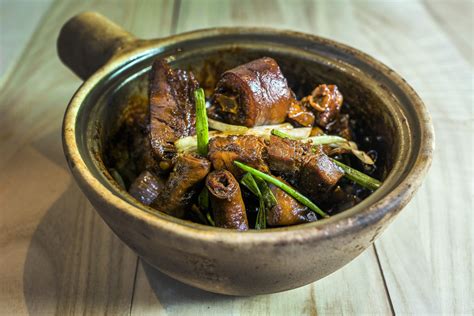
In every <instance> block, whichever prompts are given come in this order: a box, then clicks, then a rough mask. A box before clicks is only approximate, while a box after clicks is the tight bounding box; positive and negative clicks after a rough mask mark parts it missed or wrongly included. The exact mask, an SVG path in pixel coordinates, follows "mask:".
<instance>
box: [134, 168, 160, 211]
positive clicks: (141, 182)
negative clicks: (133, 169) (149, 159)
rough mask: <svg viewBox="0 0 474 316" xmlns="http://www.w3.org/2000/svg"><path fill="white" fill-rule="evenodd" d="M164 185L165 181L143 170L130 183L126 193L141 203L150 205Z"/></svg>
mask: <svg viewBox="0 0 474 316" xmlns="http://www.w3.org/2000/svg"><path fill="white" fill-rule="evenodd" d="M164 184H165V181H164V180H163V179H161V178H159V177H156V176H155V175H154V174H153V173H151V172H150V171H147V170H145V171H143V172H142V173H140V175H139V176H138V177H137V178H136V179H135V180H134V181H133V182H132V184H131V185H130V188H129V189H128V193H130V195H131V196H133V197H134V198H136V199H137V200H138V201H140V202H141V203H143V204H145V205H150V204H151V203H153V201H154V200H155V199H156V198H157V197H158V194H159V192H160V191H161V190H162V189H163V187H164Z"/></svg>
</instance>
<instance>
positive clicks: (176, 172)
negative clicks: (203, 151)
mask: <svg viewBox="0 0 474 316" xmlns="http://www.w3.org/2000/svg"><path fill="white" fill-rule="evenodd" d="M175 160H176V161H175V164H174V167H173V171H172V172H171V173H170V175H169V178H168V180H167V181H166V183H165V186H164V188H163V190H161V191H160V193H159V195H158V197H157V199H156V200H155V201H154V202H153V204H152V206H153V207H155V208H157V209H158V210H160V211H163V212H165V213H167V214H169V215H173V216H175V217H180V218H182V217H183V216H184V213H185V210H186V208H187V207H190V204H191V203H190V202H191V199H192V197H193V195H194V193H195V190H194V187H195V185H196V184H197V183H199V182H200V181H202V180H203V179H204V178H205V177H206V175H207V174H208V173H209V171H210V169H211V163H210V162H209V160H207V159H206V158H203V157H201V156H197V155H193V154H182V155H179V156H177V157H176V159H175Z"/></svg>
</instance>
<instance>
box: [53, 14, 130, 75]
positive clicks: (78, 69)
mask: <svg viewBox="0 0 474 316" xmlns="http://www.w3.org/2000/svg"><path fill="white" fill-rule="evenodd" d="M135 41H137V39H136V38H135V37H134V36H133V35H132V34H130V33H128V32H127V31H125V30H124V29H122V28H121V27H120V26H118V25H117V24H115V23H113V22H112V21H110V20H109V19H107V18H106V17H104V16H103V15H101V14H98V13H96V12H84V13H81V14H78V15H76V16H74V17H72V18H71V19H70V20H69V21H67V22H66V24H64V25H63V27H62V28H61V31H60V33H59V37H58V40H57V49H58V55H59V58H60V59H61V61H62V62H63V63H64V64H65V65H66V66H68V67H69V68H70V69H71V70H72V71H73V72H74V73H75V74H76V75H78V76H79V77H80V78H82V79H83V80H85V79H87V78H88V77H89V76H91V75H92V74H93V73H94V72H96V70H97V69H99V68H100V67H102V66H103V65H104V64H106V63H107V61H109V60H110V59H111V58H112V57H113V56H114V55H117V54H118V53H119V52H120V51H123V50H124V49H126V48H127V47H130V46H131V44H132V43H133V42H135Z"/></svg>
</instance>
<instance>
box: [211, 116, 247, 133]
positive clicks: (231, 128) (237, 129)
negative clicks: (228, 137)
mask: <svg viewBox="0 0 474 316" xmlns="http://www.w3.org/2000/svg"><path fill="white" fill-rule="evenodd" d="M208 122H209V127H210V128H212V129H215V130H216V131H221V132H225V133H229V134H237V135H240V134H245V133H246V132H247V131H248V130H249V128H248V127H246V126H242V125H231V124H227V123H223V122H220V121H216V120H213V119H208Z"/></svg>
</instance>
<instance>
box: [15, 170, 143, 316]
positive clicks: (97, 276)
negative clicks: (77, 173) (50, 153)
mask: <svg viewBox="0 0 474 316" xmlns="http://www.w3.org/2000/svg"><path fill="white" fill-rule="evenodd" d="M67 177H68V179H63V180H64V183H66V185H68V187H67V189H66V190H65V191H64V192H63V193H62V195H61V196H60V197H59V198H58V199H57V200H56V201H55V202H54V203H53V204H52V205H51V206H50V207H49V209H48V210H47V211H45V212H44V214H43V215H42V216H41V221H40V222H39V224H38V226H37V227H36V230H35V231H34V233H33V235H32V236H31V241H30V245H29V247H28V252H27V254H26V259H25V263H24V268H23V294H24V297H25V302H26V305H27V308H28V311H29V313H30V314H32V315H38V314H40V315H52V314H59V315H64V314H76V313H79V314H83V313H92V314H95V313H105V312H107V313H110V314H112V315H115V314H122V313H125V312H128V311H129V309H130V300H131V297H132V292H133V282H134V274H135V267H136V263H137V257H136V256H135V254H133V253H132V251H131V250H129V249H128V248H127V247H126V246H125V245H124V244H123V243H121V242H120V240H119V239H118V238H117V237H116V236H115V235H114V234H113V233H112V231H111V230H110V229H109V228H108V227H107V225H105V223H104V222H103V221H102V219H101V218H100V216H99V215H98V214H97V213H96V212H95V210H94V209H93V208H92V206H91V205H90V204H89V203H88V202H87V200H86V198H85V197H84V195H83V194H82V192H81V191H80V190H79V188H78V187H77V186H76V184H75V183H74V182H73V180H72V179H71V178H70V176H69V175H67ZM47 186H48V180H45V183H43V184H41V185H39V186H38V191H39V192H44V194H47V192H48V190H47V189H45V187H47ZM25 198H26V199H27V198H28V197H25ZM31 203H32V208H34V207H35V206H34V201H31ZM39 212H43V211H41V210H40V211H39Z"/></svg>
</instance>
